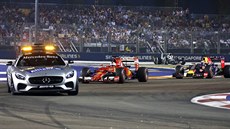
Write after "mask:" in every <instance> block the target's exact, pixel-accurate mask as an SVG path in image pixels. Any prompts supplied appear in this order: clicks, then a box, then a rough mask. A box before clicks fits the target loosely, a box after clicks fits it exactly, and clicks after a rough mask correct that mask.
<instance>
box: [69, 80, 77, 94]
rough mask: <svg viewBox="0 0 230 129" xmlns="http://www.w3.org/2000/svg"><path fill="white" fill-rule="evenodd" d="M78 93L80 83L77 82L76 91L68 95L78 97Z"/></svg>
mask: <svg viewBox="0 0 230 129" xmlns="http://www.w3.org/2000/svg"><path fill="white" fill-rule="evenodd" d="M78 92H79V85H78V82H77V84H76V87H75V89H74V91H69V92H68V95H71V96H74V95H78Z"/></svg>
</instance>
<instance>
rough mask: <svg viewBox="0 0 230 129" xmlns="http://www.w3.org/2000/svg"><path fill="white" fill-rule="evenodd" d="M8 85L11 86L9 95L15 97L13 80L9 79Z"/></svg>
mask: <svg viewBox="0 0 230 129" xmlns="http://www.w3.org/2000/svg"><path fill="white" fill-rule="evenodd" d="M10 85H11V88H10V87H9V88H10V89H9V90H10V93H11V95H16V93H15V88H14V82H13V79H12V78H11V81H10Z"/></svg>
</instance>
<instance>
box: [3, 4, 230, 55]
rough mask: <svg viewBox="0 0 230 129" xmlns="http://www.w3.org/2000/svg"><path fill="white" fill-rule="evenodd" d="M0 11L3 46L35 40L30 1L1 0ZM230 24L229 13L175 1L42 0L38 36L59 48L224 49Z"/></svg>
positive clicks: (117, 50)
mask: <svg viewBox="0 0 230 129" xmlns="http://www.w3.org/2000/svg"><path fill="white" fill-rule="evenodd" d="M176 2H180V1H176ZM110 4H111V3H110ZM174 4H175V3H174ZM0 13H1V15H0V17H1V18H0V19H1V20H0V25H1V27H0V46H1V49H6V48H9V49H12V47H14V46H17V45H18V44H19V43H20V42H33V41H34V6H33V3H26V4H25V3H24V4H20V3H13V2H12V3H0ZM229 23H230V16H229V15H218V14H193V13H191V12H190V10H189V9H187V8H186V9H184V8H181V7H178V4H175V6H173V7H150V6H121V5H117V4H115V5H112V6H111V5H109V4H107V5H100V4H99V3H97V4H95V3H94V4H92V5H79V4H74V5H73V4H72V5H69V4H53V3H48V4H47V3H41V4H39V28H40V32H39V35H40V36H38V39H39V42H45V41H46V42H47V41H49V42H55V43H56V44H57V45H58V46H59V49H60V51H62V52H81V53H82V52H83V53H98V52H99V53H137V54H143V53H148V54H149V53H188V54H194V53H195V54H228V53H229V50H230V37H229V33H230V26H229Z"/></svg>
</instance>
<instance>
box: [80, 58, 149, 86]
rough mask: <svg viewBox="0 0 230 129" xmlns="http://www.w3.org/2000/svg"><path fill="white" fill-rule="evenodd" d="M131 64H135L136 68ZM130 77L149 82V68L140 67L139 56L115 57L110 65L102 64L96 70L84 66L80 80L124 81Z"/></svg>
mask: <svg viewBox="0 0 230 129" xmlns="http://www.w3.org/2000/svg"><path fill="white" fill-rule="evenodd" d="M130 64H133V65H134V68H132V66H131V65H130ZM129 79H138V81H139V82H147V80H148V69H147V68H146V67H139V59H138V58H137V57H113V59H112V61H111V64H110V65H106V66H102V67H100V68H98V69H96V70H94V71H91V70H90V68H88V67H84V68H83V69H82V71H81V75H80V77H79V81H80V82H82V83H89V82H117V83H124V82H125V80H129Z"/></svg>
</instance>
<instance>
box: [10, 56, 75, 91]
mask: <svg viewBox="0 0 230 129" xmlns="http://www.w3.org/2000/svg"><path fill="white" fill-rule="evenodd" d="M70 63H73V61H68V63H65V62H64V60H63V59H62V58H61V57H60V56H59V55H58V54H56V53H46V52H34V53H33V52H32V53H26V54H22V55H20V56H19V57H18V58H17V59H16V61H14V62H12V61H9V62H8V63H7V65H8V68H7V85H8V92H9V93H12V94H13V95H14V94H17V93H23V92H46V91H49V92H65V93H68V95H77V94H78V90H79V86H78V79H77V71H76V70H75V69H73V68H71V67H70V66H69V64H70Z"/></svg>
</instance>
